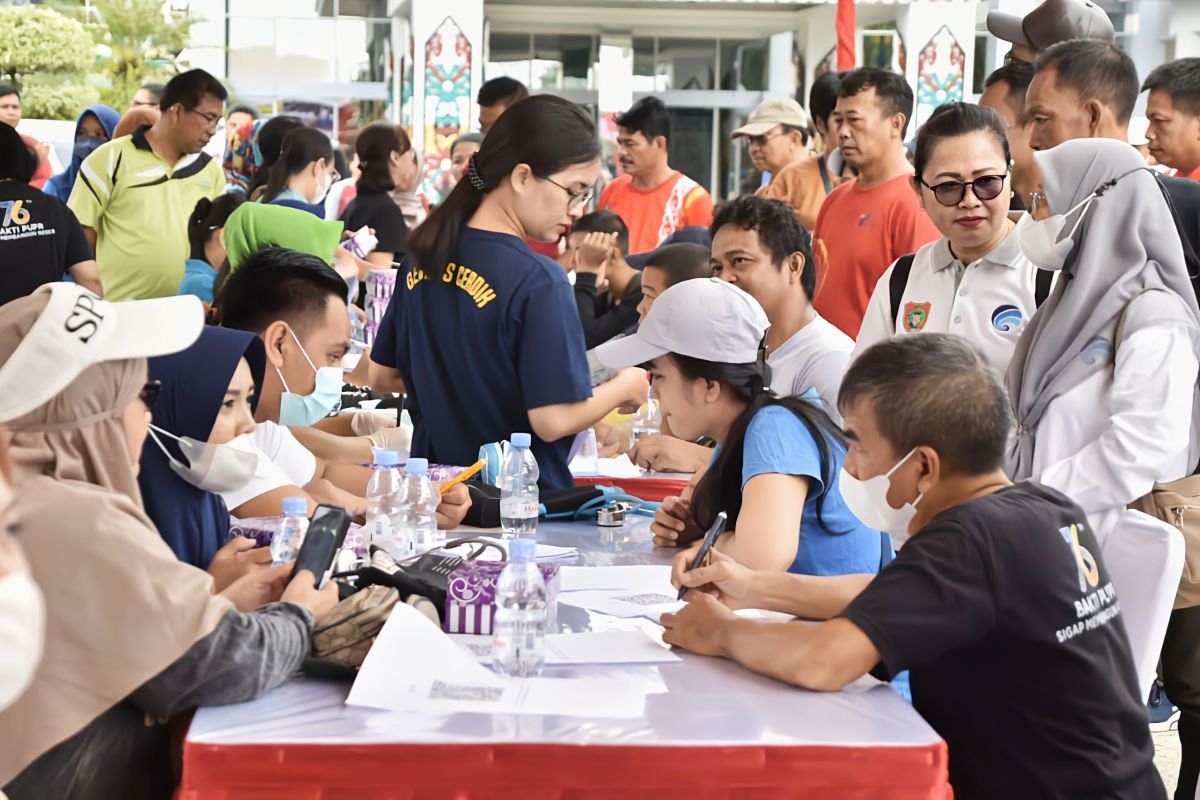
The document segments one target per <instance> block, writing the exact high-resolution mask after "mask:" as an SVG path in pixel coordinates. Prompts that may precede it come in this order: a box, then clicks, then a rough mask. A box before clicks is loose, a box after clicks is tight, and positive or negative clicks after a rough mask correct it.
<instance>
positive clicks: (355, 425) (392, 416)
mask: <svg viewBox="0 0 1200 800" xmlns="http://www.w3.org/2000/svg"><path fill="white" fill-rule="evenodd" d="M395 427H396V412H395V411H358V412H355V413H354V414H352V415H351V416H350V429H351V430H353V431H354V434H355V435H356V436H370V435H371V434H372V433H375V432H376V431H381V430H383V429H385V428H395Z"/></svg>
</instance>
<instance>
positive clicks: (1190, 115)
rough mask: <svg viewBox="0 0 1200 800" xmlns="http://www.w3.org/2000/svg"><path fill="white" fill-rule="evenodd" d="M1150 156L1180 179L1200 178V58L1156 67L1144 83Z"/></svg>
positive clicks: (1181, 59) (1176, 61) (1186, 59)
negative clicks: (1172, 170)
mask: <svg viewBox="0 0 1200 800" xmlns="http://www.w3.org/2000/svg"><path fill="white" fill-rule="evenodd" d="M1147 90H1149V92H1150V97H1148V98H1147V99H1146V118H1147V119H1148V120H1150V125H1149V127H1147V128H1146V138H1147V139H1148V140H1149V142H1150V155H1152V156H1154V158H1155V159H1156V160H1157V161H1158V163H1160V164H1165V165H1166V166H1168V167H1171V168H1172V169H1174V170H1175V174H1176V175H1178V176H1179V177H1181V178H1191V179H1192V180H1200V58H1180V59H1177V60H1175V61H1172V62H1170V63H1169V64H1163V65H1162V66H1160V67H1156V68H1155V69H1154V71H1153V72H1151V73H1150V77H1148V78H1146V82H1145V83H1143V84H1142V91H1143V92H1144V91H1147Z"/></svg>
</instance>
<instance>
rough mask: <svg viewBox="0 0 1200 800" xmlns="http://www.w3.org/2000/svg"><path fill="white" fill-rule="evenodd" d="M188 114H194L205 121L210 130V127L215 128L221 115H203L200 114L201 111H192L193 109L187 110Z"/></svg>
mask: <svg viewBox="0 0 1200 800" xmlns="http://www.w3.org/2000/svg"><path fill="white" fill-rule="evenodd" d="M188 113H190V114H195V115H196V116H197V117H199V118H200V119H202V120H204V121H205V123H207V124H208V126H209V127H210V128H211V127H215V126H216V124H217V123H218V122H220V121H221V115H220V114H205V113H203V112H201V111H198V110H197V109H194V108H189V109H188Z"/></svg>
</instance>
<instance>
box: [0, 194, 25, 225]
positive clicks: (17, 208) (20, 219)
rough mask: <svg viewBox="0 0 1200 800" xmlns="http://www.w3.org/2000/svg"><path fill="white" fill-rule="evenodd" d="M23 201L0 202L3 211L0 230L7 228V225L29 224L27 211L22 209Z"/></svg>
mask: <svg viewBox="0 0 1200 800" xmlns="http://www.w3.org/2000/svg"><path fill="white" fill-rule="evenodd" d="M24 203H25V201H24V200H5V201H4V202H0V208H3V209H4V221H3V222H0V228H7V227H8V226H9V224H10V223H11V224H13V225H25V224H27V223H28V222H29V209H27V208H24V207H23V206H24Z"/></svg>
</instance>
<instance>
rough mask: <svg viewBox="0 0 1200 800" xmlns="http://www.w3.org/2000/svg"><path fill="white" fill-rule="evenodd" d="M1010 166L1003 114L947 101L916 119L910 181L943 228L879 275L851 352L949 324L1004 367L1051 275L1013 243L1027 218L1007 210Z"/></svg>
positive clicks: (997, 367)
mask: <svg viewBox="0 0 1200 800" xmlns="http://www.w3.org/2000/svg"><path fill="white" fill-rule="evenodd" d="M1011 166H1012V157H1011V155H1010V153H1009V148H1008V137H1007V136H1006V135H1005V130H1004V121H1003V120H1002V119H1001V118H1000V116H999V115H998V114H997V113H996V112H995V111H992V110H991V109H988V108H983V107H981V106H977V105H972V104H969V103H949V104H947V105H944V106H941V107H940V108H938V109H937V110H936V111H934V112H933V115H932V116H930V118H929V120H928V121H927V122H926V123H925V124H924V125H923V126H921V128H920V129H919V130H918V131H917V147H916V153H915V155H914V156H913V167H914V169H915V170H916V171H915V174H914V175H913V179H912V180H913V189H914V190H915V191H916V192H917V194H918V196H919V197H920V199H921V207H922V208H924V210H925V213H926V214H928V215H929V218H930V219H931V220H932V221H933V224H934V225H935V226H936V227H937V229H938V231H939V232H940V233H941V234H942V236H941V238H940V239H938V240H936V241H934V242H930V243H929V244H927V245H925V246H923V247H921V248H920V249H919V250H917V252H916V253H914V254H912V255H908V256H902V257H901V258H899V259H897V260H896V262H895V263H894V264H892V266H891V268H890V269H888V271H887V272H885V273H884V274H883V277H881V278H880V279H879V283H878V284H876V286H875V292H874V294H873V295H872V296H871V303H870V305H869V306H868V308H867V314H866V317H865V318H864V319H863V324H862V329H861V330H860V331H859V335H858V340H857V343H856V346H855V350H854V354H855V357H857V356H858V354H859V353H862V352H863V351H865V350H866V349H867V348H869V347H870V346H871V345H873V344H875V343H877V342H879V341H880V340H883V339H886V338H888V337H890V336H894V335H897V334H908V333H922V332H930V331H933V332H937V333H954V334H958V335H960V336H963V337H965V338H966V339H968V340H969V341H970V342H971V343H972V344H974V345H975V346H976V347H977V348H979V350H980V351H981V352H982V353H983V354H984V356H985V357H986V358H987V360H988V362H989V363H990V364H991V365H992V367H993V368H994V369H995V370H996V371H997V372H998V373H999V374H1001V375H1003V374H1004V371H1005V370H1006V369H1007V368H1008V362H1009V360H1010V359H1011V358H1012V353H1013V348H1014V347H1016V344H1017V339H1019V338H1020V336H1021V330H1022V329H1023V328H1024V327H1025V324H1026V323H1027V322H1028V321H1029V319H1030V317H1032V316H1033V314H1034V312H1035V311H1036V310H1037V307H1038V305H1039V304H1040V301H1041V300H1044V299H1045V297H1046V295H1048V294H1049V290H1050V286H1051V277H1052V276H1051V274H1050V273H1047V272H1042V271H1040V270H1038V268H1037V267H1036V266H1035V265H1034V264H1033V263H1031V262H1030V261H1029V259H1028V258H1026V257H1025V255H1024V254H1023V253H1022V252H1021V247H1020V245H1019V244H1018V241H1017V240H1018V233H1019V231H1020V229H1021V228H1022V227H1023V225H1024V224H1025V222H1024V220H1025V219H1027V218H1026V217H1014V216H1010V215H1009V210H1008V206H1009V200H1010V199H1011V197H1012V183H1011V182H1012V175H1011Z"/></svg>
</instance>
